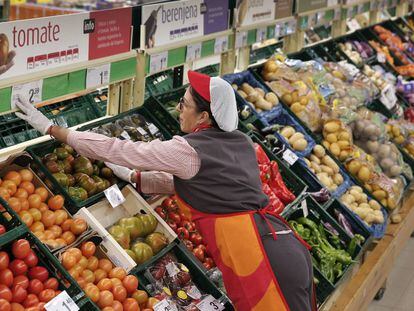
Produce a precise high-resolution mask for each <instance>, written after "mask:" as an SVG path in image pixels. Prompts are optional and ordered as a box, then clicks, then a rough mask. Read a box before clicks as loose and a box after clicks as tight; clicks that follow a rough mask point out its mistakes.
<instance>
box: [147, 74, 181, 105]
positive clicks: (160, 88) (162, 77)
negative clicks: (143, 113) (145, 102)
mask: <svg viewBox="0 0 414 311" xmlns="http://www.w3.org/2000/svg"><path fill="white" fill-rule="evenodd" d="M173 85H174V70H172V69H170V70H166V71H163V72H160V73H156V74H153V75H151V76H149V77H147V78H146V79H145V98H148V97H149V96H151V95H157V94H160V93H164V92H167V91H169V90H171V89H173Z"/></svg>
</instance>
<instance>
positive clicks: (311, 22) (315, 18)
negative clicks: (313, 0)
mask: <svg viewBox="0 0 414 311" xmlns="http://www.w3.org/2000/svg"><path fill="white" fill-rule="evenodd" d="M317 22H318V14H312V15H309V23H308V27H309V28H310V27H313V26H315V25H316V24H317Z"/></svg>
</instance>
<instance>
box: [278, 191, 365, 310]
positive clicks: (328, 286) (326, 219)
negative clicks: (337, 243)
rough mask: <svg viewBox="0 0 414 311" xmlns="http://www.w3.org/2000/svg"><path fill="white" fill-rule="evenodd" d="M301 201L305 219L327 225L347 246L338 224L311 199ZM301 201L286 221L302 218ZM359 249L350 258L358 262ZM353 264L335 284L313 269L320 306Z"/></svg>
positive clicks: (348, 273)
mask: <svg viewBox="0 0 414 311" xmlns="http://www.w3.org/2000/svg"><path fill="white" fill-rule="evenodd" d="M303 200H306V204H307V208H308V212H309V215H308V216H307V218H309V219H310V220H313V221H314V222H316V223H317V224H319V223H329V224H330V225H331V226H332V227H333V228H334V229H335V230H336V231H337V232H338V237H339V238H340V239H341V241H343V242H344V243H345V245H346V247H347V246H348V244H349V242H350V241H351V237H350V236H349V235H348V234H347V233H346V232H345V231H344V230H343V229H342V228H341V226H339V224H338V223H337V222H336V221H335V219H333V218H332V217H331V216H330V215H329V214H328V213H326V211H325V210H324V209H323V208H322V207H320V206H319V204H318V203H316V201H315V200H314V199H312V197H310V196H306V197H305V198H303ZM301 204H302V201H301V202H298V204H297V205H296V206H291V208H290V209H289V210H288V211H287V213H286V217H285V218H286V219H287V220H288V221H289V220H295V219H297V218H299V217H303V210H302V207H301V206H302V205H301ZM361 250H362V249H361V247H360V246H357V247H356V253H355V254H354V256H353V257H352V258H353V259H354V260H355V261H357V260H359V259H360V257H361V255H362V252H361ZM353 264H354V263H351V264H350V265H348V266H347V267H345V268H344V269H345V270H344V271H343V274H342V275H341V277H340V278H339V280H336V282H335V283H332V282H330V281H329V280H328V279H327V278H326V277H325V276H324V275H323V274H322V273H321V272H320V270H319V269H318V268H317V267H315V266H314V267H313V270H314V272H315V276H319V277H320V278H318V280H319V284H318V285H317V286H316V297H317V300H318V302H319V303H320V304H322V303H323V302H324V301H325V300H326V299H327V298H328V297H329V296H330V295H331V294H332V292H333V291H334V289H335V288H337V287H338V286H339V285H340V284H342V283H343V282H344V280H346V279H347V278H348V277H349V275H350V271H351V270H352V266H353Z"/></svg>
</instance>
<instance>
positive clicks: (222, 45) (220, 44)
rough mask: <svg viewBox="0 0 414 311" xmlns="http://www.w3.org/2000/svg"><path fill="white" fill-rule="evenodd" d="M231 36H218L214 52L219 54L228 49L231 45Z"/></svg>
mask: <svg viewBox="0 0 414 311" xmlns="http://www.w3.org/2000/svg"><path fill="white" fill-rule="evenodd" d="M228 41H229V38H228V37H227V36H223V37H219V38H216V40H215V42H214V54H219V53H223V52H225V51H227V49H228V45H229V42H228Z"/></svg>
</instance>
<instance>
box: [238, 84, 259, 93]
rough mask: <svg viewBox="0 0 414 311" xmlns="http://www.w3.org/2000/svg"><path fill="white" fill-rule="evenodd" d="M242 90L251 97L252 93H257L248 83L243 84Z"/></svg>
mask: <svg viewBox="0 0 414 311" xmlns="http://www.w3.org/2000/svg"><path fill="white" fill-rule="evenodd" d="M241 89H242V90H243V91H244V92H245V93H246V94H247V95H250V94H251V93H256V94H257V92H256V91H255V90H254V88H252V87H251V86H250V85H249V84H248V83H243V84H242V85H241Z"/></svg>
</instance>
